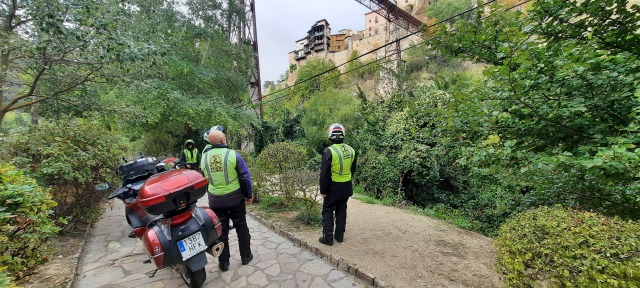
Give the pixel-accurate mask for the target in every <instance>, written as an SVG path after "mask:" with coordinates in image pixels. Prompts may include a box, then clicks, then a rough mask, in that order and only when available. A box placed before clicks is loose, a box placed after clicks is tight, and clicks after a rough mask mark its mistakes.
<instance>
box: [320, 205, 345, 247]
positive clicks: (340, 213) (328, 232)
mask: <svg viewBox="0 0 640 288" xmlns="http://www.w3.org/2000/svg"><path fill="white" fill-rule="evenodd" d="M347 201H349V198H346V199H327V198H324V202H323V203H322V234H323V237H324V238H325V239H333V234H334V233H333V214H334V213H335V216H336V220H335V224H336V226H335V228H336V230H335V235H336V237H338V238H340V237H343V236H344V230H345V227H346V226H347Z"/></svg>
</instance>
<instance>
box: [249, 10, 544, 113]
mask: <svg viewBox="0 0 640 288" xmlns="http://www.w3.org/2000/svg"><path fill="white" fill-rule="evenodd" d="M495 1H497V0H492V1H488V2H486V3H484V4H483V5H482V6H484V5H486V4H490V3H491V2H495ZM531 1H533V0H525V1H522V2H520V3H518V4H515V5H513V6H511V7H508V8H505V9H504V11H509V10H511V9H514V8H516V7H519V6H522V5H524V4H527V3H529V2H531ZM479 7H481V6H478V7H475V8H472V9H469V10H467V11H465V12H462V13H459V14H456V15H454V16H452V17H449V18H447V19H446V20H443V21H448V20H451V19H453V18H455V17H459V16H460V15H463V14H465V13H468V12H469V11H472V10H475V9H477V8H479ZM490 16H491V15H488V16H485V17H483V18H481V19H480V21H483V20H485V19H487V18H489V17H490ZM443 21H440V22H438V23H435V24H433V25H431V26H429V27H425V28H423V29H421V30H419V31H416V32H414V33H412V34H409V35H407V36H405V37H402V38H399V39H397V40H395V41H392V42H389V43H387V44H385V45H384V46H381V47H378V48H376V49H374V50H371V51H369V52H367V53H366V54H362V55H361V56H359V57H357V58H354V59H352V60H349V61H347V62H345V63H342V64H340V65H339V66H336V67H335V68H332V69H329V70H327V71H324V72H322V73H319V74H317V75H315V76H312V77H310V78H307V79H305V80H302V81H300V82H298V83H296V84H294V85H291V86H289V87H286V88H283V89H280V90H278V91H275V92H272V93H269V94H267V95H265V96H263V97H262V98H266V97H268V96H271V95H274V94H276V93H279V92H281V91H284V90H287V89H291V88H293V87H294V86H296V85H298V84H301V83H303V82H307V81H310V80H312V79H314V78H316V77H319V76H321V75H324V74H326V73H328V72H331V71H333V70H335V69H337V68H338V67H340V66H343V65H345V64H347V63H349V62H351V61H354V60H356V59H358V58H360V57H362V56H364V55H367V54H370V53H372V52H374V51H376V50H378V49H381V48H383V47H385V46H388V45H391V44H393V43H395V42H396V41H400V40H403V39H406V38H407V37H409V36H411V35H413V34H415V33H417V32H421V31H422V30H425V29H428V28H431V27H433V26H435V25H437V24H439V23H442V22H443ZM456 30H457V29H453V30H451V31H450V32H454V31H456ZM434 38H437V36H433V37H430V38H428V39H425V40H424V41H422V42H420V43H417V44H414V45H411V46H409V47H407V48H404V49H402V50H400V52H401V53H402V52H404V51H407V50H409V49H412V48H415V47H417V46H420V45H422V44H424V43H426V42H428V41H430V40H432V39H434ZM389 57H390V56H384V57H381V58H378V59H376V60H374V61H371V62H369V63H366V64H364V65H362V66H358V67H356V68H354V69H351V70H347V71H345V72H344V73H340V74H338V75H336V76H333V77H331V78H327V79H323V80H320V81H319V82H318V84H320V83H324V82H328V81H329V80H333V79H336V78H338V77H340V76H342V75H345V74H347V73H350V72H353V71H355V70H358V69H361V68H364V67H367V66H369V65H373V64H375V63H378V62H380V61H382V60H384V59H386V58H389ZM298 91H300V90H299V89H298V90H294V91H291V92H289V93H286V94H283V95H280V96H278V97H276V98H273V99H270V100H268V101H266V102H262V104H263V105H264V104H267V103H271V102H274V101H276V100H279V99H282V98H284V97H287V96H289V95H292V94H294V93H296V92H298ZM257 101H258V100H253V101H250V102H247V103H244V104H242V105H240V106H238V107H236V108H240V107H244V106H246V105H249V104H252V103H254V102H257Z"/></svg>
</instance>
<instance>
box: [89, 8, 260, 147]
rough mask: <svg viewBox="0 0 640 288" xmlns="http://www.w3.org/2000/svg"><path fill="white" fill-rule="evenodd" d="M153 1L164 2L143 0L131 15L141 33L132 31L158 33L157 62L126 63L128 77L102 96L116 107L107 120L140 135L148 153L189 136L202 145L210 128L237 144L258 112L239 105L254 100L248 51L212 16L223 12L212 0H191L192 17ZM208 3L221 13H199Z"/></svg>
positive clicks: (175, 144) (247, 135) (134, 135)
mask: <svg viewBox="0 0 640 288" xmlns="http://www.w3.org/2000/svg"><path fill="white" fill-rule="evenodd" d="M156 2H164V1H154V0H140V1H139V3H138V4H139V5H143V6H144V7H145V8H146V9H140V10H139V11H135V13H134V15H135V21H137V23H136V24H137V25H135V26H136V27H141V29H140V30H141V31H138V30H136V31H132V32H131V33H143V34H145V35H158V36H157V38H158V39H155V40H153V39H150V40H149V41H151V43H157V49H158V50H159V53H158V54H157V55H156V56H155V57H154V58H152V59H151V60H152V61H153V62H154V63H155V64H153V66H152V67H147V66H145V65H144V64H138V63H129V64H127V65H123V67H122V70H125V71H129V72H128V73H130V77H127V78H126V79H123V80H122V81H120V82H119V83H117V84H115V85H112V86H111V87H108V89H105V92H104V93H102V94H103V100H104V101H105V102H106V103H107V105H106V106H107V107H116V108H117V109H115V110H116V111H115V112H114V113H113V114H112V115H111V116H109V117H107V119H105V121H107V122H109V123H111V125H112V126H115V127H117V129H120V130H122V131H123V132H125V133H126V134H129V135H132V136H131V138H132V139H133V140H137V139H142V141H140V142H138V143H139V144H138V149H140V150H142V151H144V152H145V153H152V154H162V153H166V152H169V153H173V152H176V151H178V150H180V149H181V145H182V143H184V140H186V139H189V138H190V139H194V140H195V141H196V144H197V146H204V145H205V142H204V140H203V139H202V133H203V132H204V131H206V130H207V129H209V128H210V127H211V126H213V125H224V126H225V128H226V130H227V131H228V136H227V137H228V140H229V141H230V143H231V144H233V145H238V147H239V145H240V144H241V143H243V142H246V141H247V140H248V139H249V138H251V137H253V133H252V130H253V128H252V127H256V126H259V125H258V124H257V117H256V115H255V113H253V112H252V111H244V110H239V109H236V107H237V105H238V104H239V103H242V102H244V101H247V100H248V97H249V96H248V83H249V68H250V67H251V66H252V65H253V63H252V62H251V61H252V58H251V57H249V56H250V55H251V53H252V52H251V51H252V50H251V48H250V47H249V46H247V45H244V44H243V43H237V44H234V43H231V42H230V41H229V34H225V31H226V30H224V29H223V28H224V27H223V26H222V25H223V24H222V23H219V22H218V21H217V20H215V19H214V18H211V17H213V16H212V15H213V14H212V13H214V14H215V13H223V12H224V11H223V10H222V8H221V7H219V6H216V5H215V3H213V2H212V3H205V2H207V1H189V3H188V4H189V5H188V8H189V12H190V15H189V17H187V16H185V15H184V14H182V13H181V12H180V11H177V10H176V9H175V8H174V6H172V5H162V4H158V3H156ZM154 4H158V5H154ZM209 4H211V5H213V6H210V5H209ZM207 7H208V8H207ZM216 7H217V8H216ZM205 8H206V9H209V8H211V9H214V8H215V9H218V10H215V11H212V10H208V11H200V10H198V9H205ZM225 11H226V10H225ZM224 13H226V12H224ZM136 35H137V34H136ZM140 37H142V39H147V38H144V37H145V36H144V35H141V36H140ZM145 41H147V40H145ZM214 51H215V57H211V54H212V53H214ZM148 143H166V144H171V143H173V145H170V146H168V147H166V146H165V147H162V146H160V145H152V146H150V145H146V144H148ZM154 147H155V148H154Z"/></svg>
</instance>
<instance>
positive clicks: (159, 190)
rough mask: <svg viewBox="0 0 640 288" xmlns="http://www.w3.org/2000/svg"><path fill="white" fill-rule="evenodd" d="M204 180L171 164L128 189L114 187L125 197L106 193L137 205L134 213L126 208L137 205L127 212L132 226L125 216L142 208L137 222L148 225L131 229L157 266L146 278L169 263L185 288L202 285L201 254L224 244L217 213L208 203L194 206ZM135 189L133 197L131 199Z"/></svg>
mask: <svg viewBox="0 0 640 288" xmlns="http://www.w3.org/2000/svg"><path fill="white" fill-rule="evenodd" d="M141 162H144V161H141ZM141 164H143V163H141ZM141 166H144V165H141ZM149 166H150V164H149ZM149 166H147V167H149ZM142 170H144V169H140V171H142ZM134 174H136V173H134ZM128 185H129V184H128ZM207 185H208V181H207V180H206V178H204V177H203V176H202V174H200V173H198V172H196V171H194V170H188V169H174V170H168V171H166V172H162V173H157V174H151V175H150V176H148V177H147V178H146V179H144V180H143V181H142V183H140V182H139V181H138V182H134V183H132V184H131V186H130V188H128V189H122V187H121V189H118V190H117V191H116V192H118V191H120V194H123V193H126V194H127V195H126V196H127V197H124V195H118V194H117V193H116V192H114V193H113V194H112V195H111V196H109V197H110V199H111V198H119V199H123V198H124V199H127V201H125V205H129V204H134V203H135V205H137V207H138V208H139V209H140V210H139V211H137V212H135V213H136V214H133V213H131V217H130V213H129V212H131V211H134V210H135V208H133V207H132V208H131V209H129V210H130V211H128V212H127V221H128V222H129V224H130V225H131V224H132V222H135V220H134V221H130V220H129V218H136V217H137V216H140V215H141V214H140V213H138V212H142V213H144V215H145V216H144V217H142V219H141V223H146V224H145V225H144V226H140V227H137V228H134V232H132V233H133V234H134V235H136V236H138V234H140V236H138V238H141V240H142V242H143V245H144V251H145V253H146V254H147V255H148V256H149V257H150V260H149V261H147V262H149V263H150V262H153V263H154V264H155V265H156V268H157V269H156V270H155V271H154V272H152V273H151V274H150V277H153V276H155V273H156V272H157V271H158V270H160V269H165V268H172V269H174V270H176V271H177V272H178V273H179V274H180V275H181V276H182V279H183V280H184V282H185V283H186V284H187V285H188V286H189V287H201V286H202V284H203V283H204V281H205V278H206V272H205V269H204V267H205V265H206V264H207V257H206V255H205V253H209V254H211V255H213V256H214V257H217V256H219V255H220V253H221V252H222V249H223V248H224V244H223V243H222V242H219V241H218V237H219V236H220V234H221V233H222V225H221V223H220V220H219V219H218V217H217V216H216V214H215V213H214V212H213V211H212V210H211V209H210V208H208V207H196V202H197V200H198V199H199V198H200V197H202V196H204V195H205V194H206V191H207ZM125 186H126V185H125ZM134 192H135V193H136V195H135V198H133V199H131V196H132V195H133V194H132V193H134ZM114 194H116V195H115V196H114ZM112 196H113V197H112ZM123 201H124V200H123ZM127 202H129V204H127ZM132 227H134V225H132ZM130 236H131V235H130ZM134 237H135V236H134Z"/></svg>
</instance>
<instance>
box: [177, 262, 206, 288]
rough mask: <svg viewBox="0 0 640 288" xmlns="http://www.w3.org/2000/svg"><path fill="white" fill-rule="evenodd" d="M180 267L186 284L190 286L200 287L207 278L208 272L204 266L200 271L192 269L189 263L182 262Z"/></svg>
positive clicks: (192, 287)
mask: <svg viewBox="0 0 640 288" xmlns="http://www.w3.org/2000/svg"><path fill="white" fill-rule="evenodd" d="M182 265H183V267H180V268H181V269H180V276H181V277H182V280H183V281H184V283H185V284H187V286H188V287H190V288H200V287H202V284H204V280H205V279H207V272H205V271H204V267H202V269H200V270H198V271H191V270H189V267H187V265H184V264H182Z"/></svg>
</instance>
